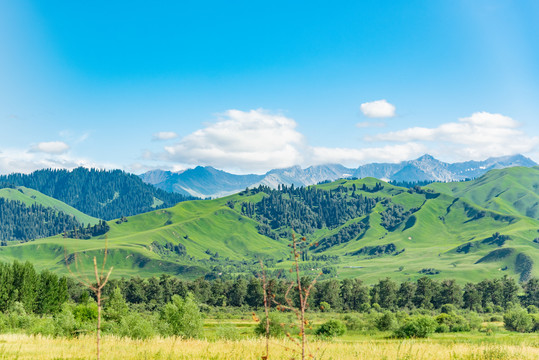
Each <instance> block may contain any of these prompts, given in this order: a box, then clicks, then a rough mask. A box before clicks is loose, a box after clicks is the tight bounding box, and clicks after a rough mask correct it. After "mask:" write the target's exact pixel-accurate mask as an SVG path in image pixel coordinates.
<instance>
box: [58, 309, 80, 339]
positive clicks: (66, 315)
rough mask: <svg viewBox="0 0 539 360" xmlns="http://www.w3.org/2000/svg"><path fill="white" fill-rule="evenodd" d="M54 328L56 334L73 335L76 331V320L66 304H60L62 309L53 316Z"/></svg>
mask: <svg viewBox="0 0 539 360" xmlns="http://www.w3.org/2000/svg"><path fill="white" fill-rule="evenodd" d="M54 328H55V334H56V335H57V336H66V337H71V336H74V335H75V334H76V332H77V321H76V320H75V316H74V315H73V312H72V311H71V306H69V305H68V304H63V305H62V310H61V311H60V312H59V313H58V314H56V316H55V317H54Z"/></svg>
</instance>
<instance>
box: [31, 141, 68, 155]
mask: <svg viewBox="0 0 539 360" xmlns="http://www.w3.org/2000/svg"><path fill="white" fill-rule="evenodd" d="M68 150H69V145H67V144H66V143H65V142H63V141H49V142H40V143H38V144H37V145H34V146H33V147H32V149H31V151H32V152H42V153H46V154H64V153H66V152H67V151H68Z"/></svg>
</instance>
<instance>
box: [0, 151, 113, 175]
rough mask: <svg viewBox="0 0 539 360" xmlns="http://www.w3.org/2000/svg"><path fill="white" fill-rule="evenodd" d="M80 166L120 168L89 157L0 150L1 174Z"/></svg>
mask: <svg viewBox="0 0 539 360" xmlns="http://www.w3.org/2000/svg"><path fill="white" fill-rule="evenodd" d="M79 166H83V167H86V168H98V169H118V168H120V167H119V166H118V165H115V164H100V163H96V162H94V161H92V160H88V159H83V158H74V157H72V156H70V155H68V154H59V155H51V154H47V153H44V152H35V151H32V150H29V151H24V150H21V149H3V150H2V151H0V174H9V173H14V172H17V173H18V172H20V173H30V172H32V171H35V170H39V169H46V168H51V169H74V168H76V167H79Z"/></svg>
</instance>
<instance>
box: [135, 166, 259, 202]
mask: <svg viewBox="0 0 539 360" xmlns="http://www.w3.org/2000/svg"><path fill="white" fill-rule="evenodd" d="M140 177H141V179H142V180H143V181H144V182H147V183H150V184H152V185H155V186H156V187H158V188H160V189H163V190H165V191H170V192H176V193H179V194H185V195H191V196H196V197H202V198H204V197H208V196H211V197H218V196H226V195H230V194H233V193H237V192H239V191H241V190H243V189H245V188H246V187H248V186H251V185H252V184H254V183H257V182H258V181H260V180H261V179H262V178H263V176H262V175H234V174H229V173H227V172H225V171H221V170H217V169H215V168H213V167H211V166H206V167H202V166H197V167H196V168H194V169H188V170H185V171H182V172H179V173H173V172H170V171H161V170H154V171H150V172H147V173H145V174H142V175H140Z"/></svg>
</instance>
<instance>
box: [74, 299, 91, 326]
mask: <svg viewBox="0 0 539 360" xmlns="http://www.w3.org/2000/svg"><path fill="white" fill-rule="evenodd" d="M73 316H75V320H77V321H79V322H87V321H91V322H94V321H95V320H97V304H96V303H86V304H79V305H77V306H75V309H73Z"/></svg>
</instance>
